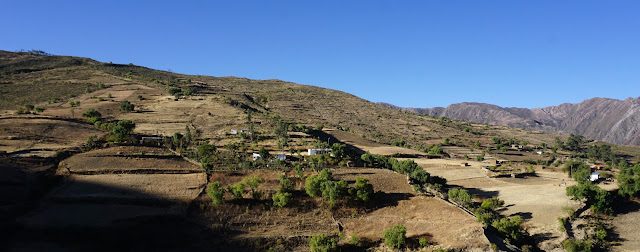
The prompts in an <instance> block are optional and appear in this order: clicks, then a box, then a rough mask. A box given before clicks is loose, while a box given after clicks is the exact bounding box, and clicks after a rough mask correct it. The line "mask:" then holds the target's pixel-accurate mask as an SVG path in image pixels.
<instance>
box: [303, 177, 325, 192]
mask: <svg viewBox="0 0 640 252" xmlns="http://www.w3.org/2000/svg"><path fill="white" fill-rule="evenodd" d="M320 183H322V181H321V180H320V179H319V178H318V176H316V175H312V176H309V177H307V179H306V180H305V183H304V190H305V191H306V192H307V195H309V197H316V196H318V195H319V194H320V192H321V191H320Z"/></svg>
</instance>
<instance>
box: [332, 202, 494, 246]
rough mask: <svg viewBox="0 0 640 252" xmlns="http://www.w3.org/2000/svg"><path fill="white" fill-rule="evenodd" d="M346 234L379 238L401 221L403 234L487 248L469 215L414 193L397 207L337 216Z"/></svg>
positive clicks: (348, 235)
mask: <svg viewBox="0 0 640 252" xmlns="http://www.w3.org/2000/svg"><path fill="white" fill-rule="evenodd" d="M341 221H342V223H343V225H344V228H345V234H346V235H347V237H350V236H351V235H353V234H355V235H357V236H358V237H363V238H369V239H373V240H377V239H381V238H382V233H383V232H384V230H385V229H388V228H390V227H391V226H393V225H397V224H403V225H405V226H406V227H407V237H426V238H427V239H428V240H430V241H432V242H434V243H436V244H440V245H443V246H444V247H446V248H450V249H451V248H456V249H464V248H482V247H489V241H488V240H487V238H486V237H485V236H484V232H483V229H482V225H481V224H480V223H478V222H477V221H476V219H475V218H474V217H473V216H470V215H469V214H467V213H465V212H463V211H462V210H460V209H458V208H457V207H455V206H452V205H450V204H448V203H446V202H445V201H443V200H440V199H438V198H433V197H424V196H416V197H412V198H411V199H409V200H401V201H399V202H398V205H397V206H390V207H385V208H382V209H379V210H377V211H374V212H372V213H369V214H366V215H364V216H361V217H357V218H343V219H341Z"/></svg>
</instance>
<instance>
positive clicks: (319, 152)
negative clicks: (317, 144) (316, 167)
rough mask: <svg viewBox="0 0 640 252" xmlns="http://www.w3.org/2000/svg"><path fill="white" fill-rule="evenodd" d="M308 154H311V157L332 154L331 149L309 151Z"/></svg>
mask: <svg viewBox="0 0 640 252" xmlns="http://www.w3.org/2000/svg"><path fill="white" fill-rule="evenodd" d="M307 153H308V154H309V156H313V155H321V154H327V153H331V149H309V150H307Z"/></svg>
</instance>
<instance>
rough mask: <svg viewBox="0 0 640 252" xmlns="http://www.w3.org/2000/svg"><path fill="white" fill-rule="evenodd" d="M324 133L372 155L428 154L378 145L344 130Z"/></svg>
mask: <svg viewBox="0 0 640 252" xmlns="http://www.w3.org/2000/svg"><path fill="white" fill-rule="evenodd" d="M324 131H325V132H326V133H327V134H330V135H332V136H333V137H335V138H336V139H338V140H340V141H341V142H343V143H347V144H350V145H352V146H354V147H356V148H358V149H361V150H363V151H368V152H369V153H371V154H377V155H393V154H407V155H425V154H426V153H424V152H420V151H417V150H414V149H408V148H403V147H398V146H391V145H386V144H381V143H376V142H373V141H371V140H368V139H366V138H362V137H360V136H357V135H355V134H353V133H350V132H346V131H342V130H335V129H325V130H324Z"/></svg>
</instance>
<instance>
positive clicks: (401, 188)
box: [331, 168, 416, 195]
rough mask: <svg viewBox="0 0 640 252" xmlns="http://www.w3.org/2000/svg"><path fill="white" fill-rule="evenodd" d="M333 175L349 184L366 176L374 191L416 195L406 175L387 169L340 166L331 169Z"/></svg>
mask: <svg viewBox="0 0 640 252" xmlns="http://www.w3.org/2000/svg"><path fill="white" fill-rule="evenodd" d="M331 171H332V172H333V177H334V178H336V179H340V180H346V181H347V182H348V183H349V184H350V185H352V184H354V183H355V181H356V178H367V179H369V183H371V185H373V190H374V191H383V192H385V193H403V194H408V195H416V193H415V192H414V191H413V188H412V187H411V186H410V185H409V183H408V181H407V176H404V175H400V174H398V173H395V172H393V171H390V170H387V169H376V168H342V169H333V170H331Z"/></svg>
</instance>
